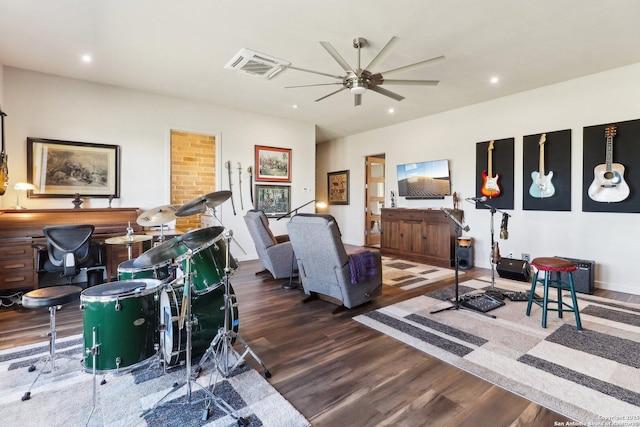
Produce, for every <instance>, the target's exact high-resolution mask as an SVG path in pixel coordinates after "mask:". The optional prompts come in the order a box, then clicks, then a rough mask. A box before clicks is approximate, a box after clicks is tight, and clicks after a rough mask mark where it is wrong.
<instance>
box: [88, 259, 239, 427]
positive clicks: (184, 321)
mask: <svg viewBox="0 0 640 427" xmlns="http://www.w3.org/2000/svg"><path fill="white" fill-rule="evenodd" d="M227 251H228V249H227ZM192 255H193V250H192V249H191V248H189V249H187V252H186V253H185V255H184V256H185V259H186V262H185V274H184V276H185V277H184V292H183V299H182V312H181V315H180V319H179V320H180V328H182V327H185V328H186V330H187V344H186V361H185V362H186V370H185V371H186V373H185V376H186V379H185V381H184V383H183V384H176V385H175V386H174V387H173V390H171V391H169V392H168V393H167V394H165V395H164V396H163V397H162V399H160V401H159V402H158V403H156V405H155V406H154V409H155V408H156V407H157V406H158V405H195V404H197V403H200V402H205V403H206V405H205V409H204V411H203V415H202V419H203V420H206V419H207V418H208V417H209V406H210V404H214V405H216V406H217V407H218V408H220V409H221V410H222V411H223V412H225V413H226V414H227V415H229V416H230V417H232V418H234V419H235V420H236V421H237V423H238V425H239V426H246V425H248V422H247V420H245V419H244V418H242V417H240V416H238V414H237V413H236V411H235V410H234V409H233V407H231V405H229V403H227V402H226V401H225V400H224V399H222V398H220V397H218V396H216V395H215V394H214V393H213V392H211V391H209V389H208V388H205V387H203V386H202V385H201V384H199V383H198V382H197V381H196V379H197V375H193V374H192V369H191V339H192V328H193V319H192V313H191V303H192V300H191V285H192V273H191V256H192ZM94 366H95V365H94ZM194 384H195V385H197V386H198V387H200V389H201V390H202V391H203V392H204V394H205V397H204V398H202V399H197V400H193V398H192V388H193V387H192V386H193V385H194ZM182 387H186V394H185V396H184V400H183V401H182V402H164V403H163V401H164V400H165V399H166V398H167V397H169V396H170V395H171V394H173V393H174V392H176V391H177V390H180V389H181V388H182Z"/></svg>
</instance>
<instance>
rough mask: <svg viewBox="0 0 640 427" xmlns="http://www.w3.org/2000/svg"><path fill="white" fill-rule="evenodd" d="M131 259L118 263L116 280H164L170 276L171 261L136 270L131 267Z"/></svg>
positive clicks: (136, 268)
mask: <svg viewBox="0 0 640 427" xmlns="http://www.w3.org/2000/svg"><path fill="white" fill-rule="evenodd" d="M133 261H135V260H133V259H130V260H128V261H125V262H122V263H120V265H118V280H128V279H158V280H166V279H169V278H170V276H171V270H170V267H171V260H167V261H164V262H161V263H159V264H156V265H153V266H151V267H146V268H138V267H134V266H133Z"/></svg>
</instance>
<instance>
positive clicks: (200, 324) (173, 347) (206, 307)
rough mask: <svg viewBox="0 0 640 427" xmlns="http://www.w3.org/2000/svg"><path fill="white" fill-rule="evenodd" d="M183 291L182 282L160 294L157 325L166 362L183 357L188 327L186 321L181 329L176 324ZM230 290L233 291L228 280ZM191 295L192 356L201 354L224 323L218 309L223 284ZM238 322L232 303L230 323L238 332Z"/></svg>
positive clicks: (222, 304)
mask: <svg viewBox="0 0 640 427" xmlns="http://www.w3.org/2000/svg"><path fill="white" fill-rule="evenodd" d="M183 292H184V286H180V287H176V288H175V289H174V288H172V287H169V288H167V289H165V290H163V291H162V294H161V296H160V325H161V329H164V342H163V348H164V359H165V361H166V363H167V364H168V365H175V364H176V363H178V362H179V361H181V360H186V348H187V328H186V325H184V326H183V328H182V329H180V326H179V319H180V315H181V310H182V304H183V302H182V297H183ZM229 292H230V293H231V294H233V289H232V288H231V284H229ZM191 298H192V302H191V316H192V318H193V325H192V330H191V355H192V357H194V356H200V355H202V354H204V352H205V351H207V348H209V345H210V344H211V342H212V341H213V339H214V338H215V336H216V334H217V333H218V329H219V328H222V327H224V310H221V308H222V307H223V306H224V287H222V286H220V287H217V288H215V289H212V290H210V291H209V292H206V293H203V294H199V295H193V294H192V295H191ZM185 312H186V311H185ZM239 324H240V319H239V318H238V308H237V307H233V309H232V310H231V312H230V313H229V327H230V328H232V329H233V330H234V331H235V332H238V325H239ZM161 335H162V333H161Z"/></svg>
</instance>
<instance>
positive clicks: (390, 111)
mask: <svg viewBox="0 0 640 427" xmlns="http://www.w3.org/2000/svg"><path fill="white" fill-rule="evenodd" d="M387 112H388V113H389V114H393V113H395V112H396V110H395V109H394V108H389V109H388V110H387Z"/></svg>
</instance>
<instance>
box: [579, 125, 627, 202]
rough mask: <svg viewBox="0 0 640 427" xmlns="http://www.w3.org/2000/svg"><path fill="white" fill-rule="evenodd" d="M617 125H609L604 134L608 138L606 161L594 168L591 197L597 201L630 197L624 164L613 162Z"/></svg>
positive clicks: (590, 187) (589, 191)
mask: <svg viewBox="0 0 640 427" xmlns="http://www.w3.org/2000/svg"><path fill="white" fill-rule="evenodd" d="M616 132H617V129H616V127H615V125H610V126H607V127H606V128H605V130H604V136H605V137H606V138H607V153H606V163H604V164H599V165H598V166H596V167H595V168H594V169H593V176H594V177H593V182H592V183H591V185H590V186H589V190H588V194H589V197H591V199H592V200H593V201H595V202H605V203H614V202H621V201H623V200H625V199H626V198H627V197H629V185H628V184H627V182H626V181H625V180H624V166H623V165H621V164H620V163H613V137H614V136H615V135H616Z"/></svg>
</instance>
